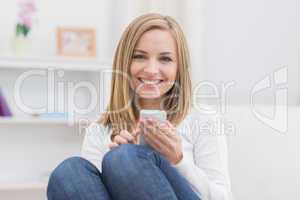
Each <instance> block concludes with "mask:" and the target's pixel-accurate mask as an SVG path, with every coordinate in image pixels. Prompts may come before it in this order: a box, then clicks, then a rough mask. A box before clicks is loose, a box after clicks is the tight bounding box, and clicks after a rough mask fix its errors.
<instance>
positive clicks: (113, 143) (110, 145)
mask: <svg viewBox="0 0 300 200" xmlns="http://www.w3.org/2000/svg"><path fill="white" fill-rule="evenodd" d="M117 146H119V145H118V144H117V143H115V142H111V143H109V144H108V147H109V148H110V149H113V148H115V147H117Z"/></svg>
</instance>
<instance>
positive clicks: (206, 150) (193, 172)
mask: <svg viewBox="0 0 300 200" xmlns="http://www.w3.org/2000/svg"><path fill="white" fill-rule="evenodd" d="M200 121H201V123H203V120H200ZM214 121H215V119H214ZM193 123H199V122H193ZM210 123H213V121H212V120H211V122H210ZM193 125H194V126H195V124H193ZM198 125H199V124H198ZM200 125H201V124H200ZM202 125H203V129H201V128H200V129H199V128H198V129H196V130H195V129H194V130H192V133H191V134H192V138H193V156H192V157H191V156H189V155H188V154H183V159H182V160H181V161H180V162H179V163H177V164H176V165H174V166H175V168H177V170H178V171H179V172H180V173H181V174H182V175H183V176H184V177H185V178H186V179H187V180H188V181H189V182H190V184H191V186H192V188H193V190H194V191H195V192H196V193H197V194H198V195H199V196H200V197H202V199H204V200H229V199H230V200H231V199H232V194H231V186H230V179H229V173H228V166H227V162H228V161H227V159H228V158H227V144H226V137H225V136H224V135H218V134H216V133H215V132H210V131H209V129H207V126H206V125H205V124H202ZM204 127H205V128H204Z"/></svg>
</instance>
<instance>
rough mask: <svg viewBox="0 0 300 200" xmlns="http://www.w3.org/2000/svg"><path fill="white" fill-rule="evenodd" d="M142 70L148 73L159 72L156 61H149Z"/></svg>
mask: <svg viewBox="0 0 300 200" xmlns="http://www.w3.org/2000/svg"><path fill="white" fill-rule="evenodd" d="M144 72H146V73H149V74H157V73H158V72H159V65H158V63H157V62H156V61H153V60H152V61H149V62H148V63H147V64H146V66H145V68H144Z"/></svg>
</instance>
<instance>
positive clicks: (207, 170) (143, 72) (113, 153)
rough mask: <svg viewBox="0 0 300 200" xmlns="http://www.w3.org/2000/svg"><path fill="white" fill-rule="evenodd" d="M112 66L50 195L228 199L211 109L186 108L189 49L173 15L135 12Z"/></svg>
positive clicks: (221, 151)
mask: <svg viewBox="0 0 300 200" xmlns="http://www.w3.org/2000/svg"><path fill="white" fill-rule="evenodd" d="M113 70H114V72H115V73H113V75H112V88H111V97H110V101H109V105H108V107H107V110H106V112H105V113H104V114H102V116H101V118H100V120H99V121H97V122H95V123H92V124H91V125H90V127H89V128H88V129H87V133H86V136H85V139H84V143H83V146H82V156H81V157H72V158H69V159H67V160H65V161H64V162H62V163H61V164H60V165H59V166H58V167H57V168H56V169H55V170H54V171H53V173H52V174H51V177H50V180H49V184H48V190H47V195H48V199H49V200H52V199H54V200H58V199H64V200H66V199H74V200H77V199H78V200H79V199H89V200H93V199H99V200H108V199H115V200H119V199H124V200H125V199H126V200H135V199H141V200H150V199H151V200H152V199H155V200H157V199H158V200H160V199H168V200H173V199H182V200H183V199H184V200H189V199H202V200H209V199H211V200H223V199H229V197H230V181H229V176H228V172H227V155H226V154H227V149H226V143H225V138H224V137H222V136H216V135H214V134H213V133H212V132H210V131H209V130H210V129H207V125H209V124H211V123H212V121H211V118H210V117H208V116H205V115H203V114H200V113H198V112H194V111H193V112H192V111H191V109H190V105H191V80H190V74H189V70H190V65H189V53H188V48H187V43H186V40H185V37H184V35H183V32H182V30H181V28H180V26H179V25H178V24H177V23H176V22H175V20H174V19H172V18H171V17H168V16H167V17H165V16H161V15H159V14H146V15H143V16H140V17H138V18H136V19H135V20H134V21H133V22H132V23H131V24H130V25H129V26H128V27H127V29H126V30H125V32H124V33H123V35H122V38H121V40H120V42H119V44H118V47H117V50H116V53H115V57H114V63H113ZM141 109H156V110H164V111H166V113H167V120H166V122H160V121H158V120H155V119H148V118H147V119H142V118H140V117H139V111H140V110H141ZM199 125H200V129H199V130H198V129H197V128H199ZM202 126H205V127H206V128H204V129H202V128H201V127H202ZM141 136H143V137H144V140H145V142H146V143H147V145H140V144H139V141H140V137H141Z"/></svg>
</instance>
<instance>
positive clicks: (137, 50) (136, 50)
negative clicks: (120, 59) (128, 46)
mask: <svg viewBox="0 0 300 200" xmlns="http://www.w3.org/2000/svg"><path fill="white" fill-rule="evenodd" d="M134 52H140V53H145V54H146V53H147V52H146V51H143V50H141V49H134Z"/></svg>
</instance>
